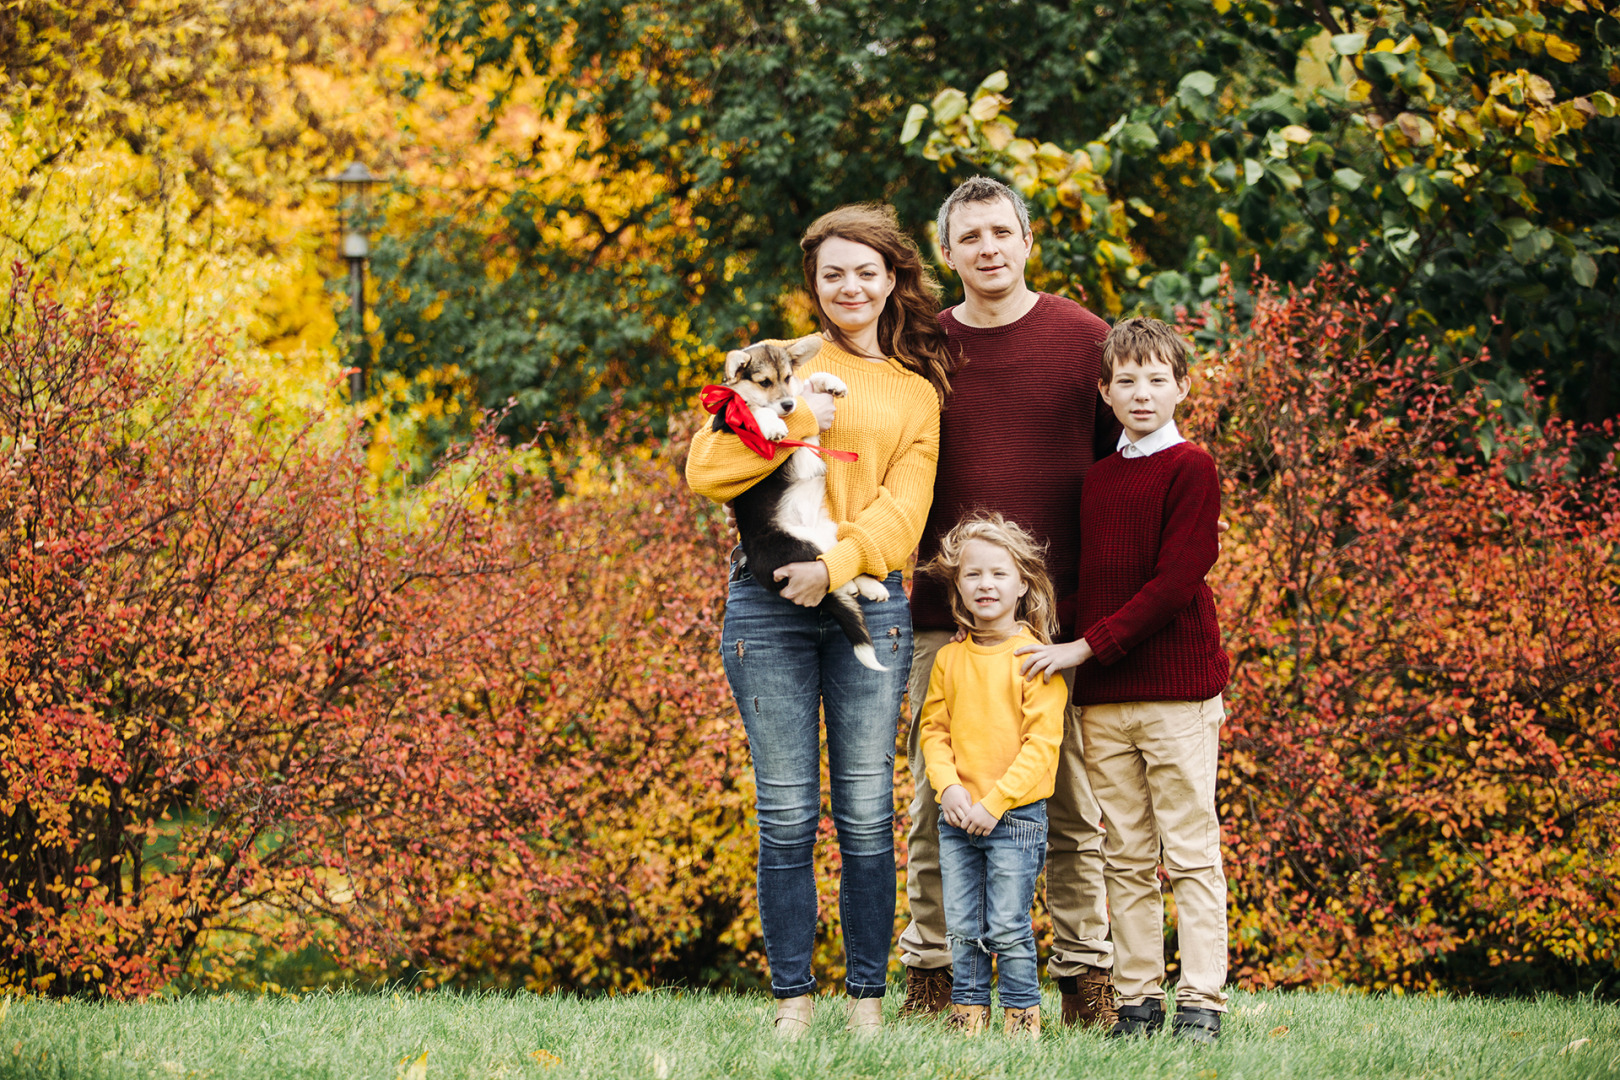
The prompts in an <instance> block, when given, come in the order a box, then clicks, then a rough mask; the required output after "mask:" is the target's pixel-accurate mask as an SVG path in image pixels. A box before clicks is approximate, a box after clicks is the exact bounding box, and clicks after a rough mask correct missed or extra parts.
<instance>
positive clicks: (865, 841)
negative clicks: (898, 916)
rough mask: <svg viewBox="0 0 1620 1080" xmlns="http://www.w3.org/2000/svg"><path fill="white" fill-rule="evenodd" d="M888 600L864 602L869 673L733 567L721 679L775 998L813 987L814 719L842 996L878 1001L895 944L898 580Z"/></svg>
mask: <svg viewBox="0 0 1620 1080" xmlns="http://www.w3.org/2000/svg"><path fill="white" fill-rule="evenodd" d="M884 584H886V585H887V586H888V587H889V599H887V600H884V601H878V602H871V601H862V602H861V608H862V610H863V611H864V612H865V615H866V622H867V627H868V629H869V630H870V631H871V633H872V642H873V644H874V646H875V647H876V649H877V656H878V662H879V663H881V664H884V665H886V666H887V667H888V669H889V670H888V671H872V670H870V669H869V668H865V667H862V666H861V664H860V662H859V661H857V660H856V659H855V651H854V649H853V648H852V647H851V646H850V644H849V639H847V638H846V637H844V634H843V632H842V631H841V630H839V629H838V624H837V623H835V622H833V621H832V619H831V618H830V617H828V616H826V615H823V614H822V613H821V611H820V610H819V609H817V608H806V607H800V606H798V605H797V604H794V603H791V602H789V601H787V600H784V599H782V597H781V596H779V595H778V594H776V593H774V592H770V591H768V590H766V589H764V588H763V587H761V586H760V584H759V583H758V582H757V581H755V580H754V579H753V577H752V576H751V575H750V574H749V573H748V572H747V571H746V569H741V568H740V567H735V566H734V567H733V570H732V573H731V587H730V592H729V595H728V598H727V600H726V620H725V626H724V628H723V630H722V632H721V649H722V652H723V655H724V658H725V665H726V678H727V679H728V680H729V681H730V683H731V692H732V694H733V696H735V697H736V699H737V708H738V709H739V710H740V711H741V712H742V717H743V724H744V726H745V727H746V728H747V730H748V749H749V752H750V754H752V756H753V760H754V787H755V796H754V798H755V806H756V808H757V810H758V813H759V915H760V923H761V925H762V927H763V929H764V933H765V955H766V957H767V958H768V959H769V960H770V965H771V993H772V994H773V995H775V996H776V997H778V998H787V997H796V996H798V995H800V994H808V993H811V992H813V991H814V990H815V987H816V980H815V977H814V976H813V975H812V974H811V972H810V957H811V952H812V951H813V949H814V946H815V940H816V879H815V865H814V854H815V843H816V830H817V827H818V826H819V825H820V823H821V721H822V714H823V711H825V715H826V724H827V765H828V774H829V776H830V777H831V783H832V816H833V823H834V825H836V826H837V830H838V850H839V853H840V856H841V861H842V869H841V871H840V876H839V888H838V911H839V916H840V919H841V921H842V923H843V930H844V957H845V970H846V973H847V974H846V981H845V987H846V989H847V991H848V993H849V995H850V996H851V997H857V998H864V997H882V996H883V992H884V990H885V988H886V986H887V983H888V970H889V950H890V947H891V944H892V941H893V937H894V906H895V889H894V743H895V732H896V730H897V728H898V725H899V720H900V699H901V696H902V695H903V694H904V693H905V689H906V676H907V673H908V672H909V671H910V669H911V607H910V604H909V603H908V602H907V600H906V594H905V591H904V590H903V589H902V588H901V584H900V573H899V571H896V572H895V573H892V574H890V575H889V577H888V579H887V580H886V581H885V582H884Z"/></svg>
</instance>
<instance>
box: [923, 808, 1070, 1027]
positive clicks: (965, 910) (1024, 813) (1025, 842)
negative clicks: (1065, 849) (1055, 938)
mask: <svg viewBox="0 0 1620 1080" xmlns="http://www.w3.org/2000/svg"><path fill="white" fill-rule="evenodd" d="M1045 862H1046V801H1045V800H1044V799H1042V800H1038V801H1036V802H1032V803H1029V804H1028V805H1025V806H1015V807H1013V808H1012V809H1011V810H1008V811H1007V812H1006V813H1005V814H1002V815H1001V820H1000V821H998V822H997V823H996V827H995V828H994V829H992V830H990V835H989V836H969V835H968V833H967V831H966V830H965V829H959V828H957V827H956V826H955V825H951V824H948V823H946V822H945V820H944V819H943V818H942V819H940V823H939V873H940V877H941V879H943V883H944V886H945V937H946V940H947V941H949V942H950V944H951V965H952V981H951V1001H952V1002H953V1003H955V1004H957V1005H989V1004H990V964H991V961H992V959H996V962H997V964H998V965H999V967H1000V971H1001V985H1000V988H999V990H998V996H999V997H1000V998H1001V1004H1002V1006H1003V1007H1005V1008H1008V1009H1027V1008H1029V1007H1030V1006H1032V1005H1039V1004H1040V1003H1041V985H1040V977H1039V975H1038V974H1037V968H1036V964H1035V929H1034V927H1032V926H1031V925H1030V920H1029V909H1030V905H1031V904H1033V903H1034V902H1035V879H1036V878H1037V877H1039V876H1040V873H1041V866H1042V864H1044V863H1045Z"/></svg>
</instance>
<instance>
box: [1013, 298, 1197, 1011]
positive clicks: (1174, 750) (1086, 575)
mask: <svg viewBox="0 0 1620 1080" xmlns="http://www.w3.org/2000/svg"><path fill="white" fill-rule="evenodd" d="M1187 351H1188V350H1187V345H1186V343H1185V342H1184V341H1183V340H1182V339H1181V338H1180V337H1178V336H1177V335H1176V333H1175V331H1173V330H1172V329H1170V327H1168V326H1166V325H1165V324H1164V323H1162V322H1159V321H1158V320H1157V319H1123V320H1121V321H1120V322H1119V324H1118V325H1116V326H1115V327H1114V328H1113V330H1111V331H1110V332H1109V334H1108V337H1107V338H1106V339H1105V340H1104V342H1103V356H1102V379H1101V384H1100V386H1101V390H1102V395H1103V399H1104V400H1105V401H1106V402H1107V403H1108V405H1109V407H1110V408H1112V409H1113V410H1114V415H1115V416H1117V417H1118V418H1119V422H1120V423H1121V424H1122V425H1123V426H1124V428H1125V430H1124V432H1123V433H1122V434H1121V435H1120V439H1119V452H1118V453H1115V454H1112V455H1110V456H1109V457H1107V458H1104V459H1103V460H1102V461H1099V462H1098V463H1097V464H1096V465H1094V466H1092V469H1091V472H1090V474H1089V475H1087V477H1086V484H1085V488H1084V489H1083V491H1082V492H1081V499H1080V584H1079V591H1078V593H1077V595H1076V598H1075V599H1076V603H1077V605H1078V609H1077V617H1076V621H1075V627H1076V629H1077V631H1078V632H1079V633H1080V635H1081V637H1080V640H1078V641H1074V642H1069V643H1066V644H1061V645H1048V646H1044V647H1031V648H1025V649H1021V650H1019V651H1020V652H1021V653H1026V654H1029V656H1030V658H1029V660H1027V661H1026V662H1025V665H1024V669H1023V670H1024V674H1025V677H1026V678H1032V677H1034V675H1035V674H1037V673H1039V674H1041V675H1042V676H1044V677H1045V678H1048V679H1049V678H1051V676H1052V674H1053V673H1055V672H1059V671H1062V670H1063V669H1065V668H1067V667H1070V666H1074V665H1079V666H1078V669H1077V670H1076V672H1075V680H1074V682H1075V685H1074V703H1075V704H1076V705H1078V706H1081V720H1080V723H1081V741H1082V743H1083V745H1084V746H1085V763H1086V773H1087V775H1088V776H1089V777H1090V779H1091V787H1092V790H1093V791H1094V792H1095V793H1096V796H1097V802H1098V804H1099V805H1100V806H1101V807H1102V814H1103V822H1104V825H1105V828H1106V839H1105V840H1104V846H1103V855H1104V860H1105V862H1104V870H1103V876H1104V879H1105V881H1106V884H1107V888H1108V906H1109V910H1110V912H1111V919H1112V927H1113V939H1114V985H1115V987H1116V988H1117V989H1118V992H1119V1021H1118V1023H1116V1024H1115V1025H1114V1027H1113V1029H1112V1031H1111V1032H1110V1034H1112V1035H1146V1034H1151V1033H1153V1032H1155V1031H1157V1030H1159V1029H1160V1028H1161V1027H1163V1025H1164V987H1163V985H1162V982H1163V979H1164V934H1163V928H1164V902H1163V898H1162V896H1161V894H1160V891H1159V877H1158V864H1159V852H1160V848H1161V845H1162V847H1163V852H1164V867H1165V871H1166V873H1167V875H1168V876H1169V879H1170V885H1171V888H1172V889H1173V890H1174V893H1175V898H1176V907H1177V910H1178V912H1179V921H1180V930H1179V939H1180V943H1181V981H1180V984H1179V985H1178V986H1177V988H1176V1013H1175V1018H1174V1020H1173V1021H1172V1023H1171V1030H1172V1031H1173V1032H1174V1033H1175V1034H1177V1035H1181V1036H1184V1037H1186V1038H1189V1039H1192V1040H1194V1041H1196V1042H1201V1043H1213V1042H1214V1041H1215V1040H1216V1038H1217V1037H1219V1035H1220V1030H1221V1013H1223V1012H1225V1011H1226V995H1225V994H1224V993H1223V992H1222V989H1221V988H1222V986H1223V985H1224V984H1225V982H1226V875H1225V874H1224V873H1223V872H1222V869H1221V830H1220V823H1219V821H1217V820H1216V816H1215V759H1216V754H1217V739H1218V737H1219V731H1220V725H1221V721H1222V720H1223V719H1224V718H1225V710H1224V709H1223V707H1222V704H1221V693H1222V691H1224V690H1225V689H1226V680H1227V671H1228V662H1227V657H1226V653H1225V651H1224V650H1222V648H1221V642H1220V630H1219V628H1218V627H1217V625H1216V621H1215V598H1214V595H1213V594H1212V593H1211V592H1210V589H1209V586H1208V585H1206V584H1204V575H1205V573H1207V572H1208V571H1209V568H1210V567H1211V566H1213V565H1214V563H1215V555H1216V550H1217V547H1218V544H1217V541H1216V531H1217V522H1218V520H1219V517H1220V482H1219V480H1218V478H1217V477H1216V473H1215V461H1214V459H1213V458H1211V457H1210V455H1209V454H1208V452H1206V451H1205V450H1203V449H1201V448H1199V447H1197V446H1194V445H1193V444H1192V443H1189V442H1187V441H1186V440H1185V439H1183V438H1182V437H1181V434H1180V432H1178V431H1177V430H1176V423H1175V412H1176V406H1177V405H1178V404H1180V403H1181V402H1182V400H1184V399H1185V398H1186V396H1187V393H1188V391H1189V390H1190V389H1191V388H1192V381H1191V379H1190V378H1189V376H1188V374H1187Z"/></svg>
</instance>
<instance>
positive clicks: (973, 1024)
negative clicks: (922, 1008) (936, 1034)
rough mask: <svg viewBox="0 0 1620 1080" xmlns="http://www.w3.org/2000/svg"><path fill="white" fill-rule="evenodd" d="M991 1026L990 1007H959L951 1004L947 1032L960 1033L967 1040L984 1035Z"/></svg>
mask: <svg viewBox="0 0 1620 1080" xmlns="http://www.w3.org/2000/svg"><path fill="white" fill-rule="evenodd" d="M989 1026H990V1006H988V1005H958V1004H957V1003H956V1002H954V1001H953V1002H951V1011H950V1013H949V1015H947V1016H946V1017H945V1028H946V1030H947V1031H955V1032H959V1033H960V1034H961V1035H962V1036H963V1037H965V1038H969V1039H971V1038H973V1037H974V1036H977V1035H982V1034H984V1031H985V1029H986V1028H988V1027H989Z"/></svg>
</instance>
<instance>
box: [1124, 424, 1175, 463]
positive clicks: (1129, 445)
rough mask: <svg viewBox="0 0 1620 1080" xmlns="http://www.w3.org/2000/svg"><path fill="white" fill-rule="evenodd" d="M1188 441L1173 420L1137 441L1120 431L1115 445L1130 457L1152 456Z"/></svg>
mask: <svg viewBox="0 0 1620 1080" xmlns="http://www.w3.org/2000/svg"><path fill="white" fill-rule="evenodd" d="M1186 441H1187V440H1186V439H1183V438H1182V437H1181V432H1180V431H1179V430H1177V428H1176V422H1175V421H1174V420H1172V421H1170V422H1169V423H1168V424H1166V425H1164V427H1162V428H1160V429H1159V430H1157V431H1153V432H1149V433H1148V434H1146V435H1144V436H1142V437H1141V438H1140V439H1137V440H1136V441H1135V442H1131V437H1130V436H1129V435H1127V434H1126V433H1125V432H1123V431H1122V432H1120V433H1119V445H1117V446H1115V447H1114V449H1115V450H1118V451H1119V452H1120V454H1121V455H1123V456H1125V457H1128V458H1139V457H1151V456H1152V455H1154V454H1157V453H1158V452H1159V451H1160V450H1168V449H1170V448H1171V447H1172V446H1174V445H1176V443H1184V442H1186Z"/></svg>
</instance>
